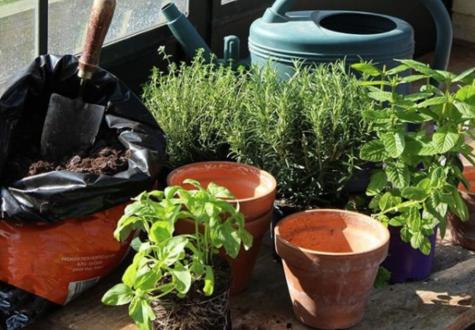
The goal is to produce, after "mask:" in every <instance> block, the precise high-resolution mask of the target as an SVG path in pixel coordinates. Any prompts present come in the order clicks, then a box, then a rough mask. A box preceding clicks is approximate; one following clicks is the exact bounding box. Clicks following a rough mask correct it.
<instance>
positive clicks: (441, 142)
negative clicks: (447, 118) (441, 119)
mask: <svg viewBox="0 0 475 330" xmlns="http://www.w3.org/2000/svg"><path fill="white" fill-rule="evenodd" d="M460 137H461V135H460V134H459V133H457V132H456V131H455V130H452V129H447V128H440V129H439V130H437V131H436V132H435V133H434V135H433V136H432V142H433V146H434V148H435V150H436V151H437V153H439V154H444V153H446V152H449V151H450V150H452V149H453V148H454V147H455V146H456V145H457V143H458V141H459V139H460Z"/></svg>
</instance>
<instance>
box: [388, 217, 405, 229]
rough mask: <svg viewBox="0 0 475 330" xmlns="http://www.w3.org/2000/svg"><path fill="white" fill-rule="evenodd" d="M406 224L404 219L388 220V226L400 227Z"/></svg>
mask: <svg viewBox="0 0 475 330" xmlns="http://www.w3.org/2000/svg"><path fill="white" fill-rule="evenodd" d="M405 223H406V221H405V219H404V217H402V216H397V217H394V218H392V219H391V220H389V225H390V226H393V227H402V226H404V224H405Z"/></svg>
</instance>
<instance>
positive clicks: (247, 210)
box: [167, 162, 277, 222]
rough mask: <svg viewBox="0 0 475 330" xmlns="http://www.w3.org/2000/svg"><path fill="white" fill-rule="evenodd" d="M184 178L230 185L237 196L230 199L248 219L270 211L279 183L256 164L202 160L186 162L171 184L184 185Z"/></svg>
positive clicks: (168, 180)
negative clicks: (254, 165) (191, 162)
mask: <svg viewBox="0 0 475 330" xmlns="http://www.w3.org/2000/svg"><path fill="white" fill-rule="evenodd" d="M185 179H195V180H197V181H199V182H200V183H201V184H202V185H203V186H204V187H207V186H208V184H209V183H210V182H214V183H216V184H218V185H220V186H223V187H226V188H228V189H229V190H230V191H231V192H232V193H233V195H234V196H235V197H236V199H235V200H229V202H230V203H233V204H238V203H239V209H240V211H241V212H242V213H243V214H244V217H245V218H246V222H249V221H253V220H255V219H258V218H260V217H262V216H263V215H265V214H267V213H269V211H270V210H271V209H272V205H273V204H274V200H275V194H276V187H277V183H276V181H275V179H274V177H273V176H272V175H270V174H269V173H267V172H265V171H262V170H260V169H258V168H256V167H253V166H250V165H245V164H239V163H233V162H203V163H194V164H190V165H185V166H182V167H180V168H177V169H176V170H174V171H172V172H171V173H170V174H169V175H168V178H167V183H168V185H181V186H183V187H185V188H186V189H192V188H193V187H192V186H190V185H184V184H183V181H184V180H185Z"/></svg>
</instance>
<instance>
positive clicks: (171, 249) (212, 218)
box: [102, 180, 252, 329]
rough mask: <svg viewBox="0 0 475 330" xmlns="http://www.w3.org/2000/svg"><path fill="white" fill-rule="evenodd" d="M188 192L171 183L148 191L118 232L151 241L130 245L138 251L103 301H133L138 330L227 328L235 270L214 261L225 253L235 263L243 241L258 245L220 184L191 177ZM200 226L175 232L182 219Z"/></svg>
mask: <svg viewBox="0 0 475 330" xmlns="http://www.w3.org/2000/svg"><path fill="white" fill-rule="evenodd" d="M185 183H187V184H191V185H193V186H194V187H195V190H191V191H188V190H186V189H184V188H181V187H179V186H171V187H168V188H166V189H165V190H164V191H153V192H149V193H147V192H144V193H142V194H141V195H140V196H138V197H137V198H136V199H135V202H134V203H133V204H131V205H129V206H128V207H127V209H126V210H125V214H124V216H123V217H122V218H121V220H120V221H119V224H118V226H117V229H116V231H115V233H114V235H115V237H116V239H118V240H124V239H126V238H127V237H128V236H129V235H130V234H131V233H132V232H133V231H135V230H143V231H145V233H146V239H145V240H144V241H142V240H141V239H140V238H135V239H134V240H133V242H132V246H133V248H134V249H135V250H136V251H137V254H136V255H135V257H134V260H133V263H132V264H131V265H130V266H129V267H128V268H127V270H126V271H125V273H124V275H123V277H122V283H120V284H117V285H116V286H114V287H113V288H111V289H110V290H109V291H108V292H107V293H106V294H105V295H104V297H103V298H102V301H103V303H105V304H108V305H125V304H129V315H130V316H131V318H132V319H133V320H134V322H135V323H136V324H137V325H138V326H139V328H140V329H228V328H230V319H229V300H228V298H229V284H230V273H229V267H228V266H227V263H226V262H225V261H223V262H221V261H220V259H219V258H216V256H217V255H218V253H219V250H220V249H224V251H225V253H226V255H228V256H229V257H231V258H235V257H236V256H237V254H238V253H239V250H240V248H241V244H242V245H243V246H244V248H245V249H249V248H250V247H251V245H252V236H251V235H250V234H249V233H248V232H247V231H246V230H245V228H244V217H243V215H242V214H241V213H240V212H238V211H237V210H236V209H235V208H234V207H233V206H232V205H230V204H229V203H228V202H226V201H224V200H222V199H221V198H232V195H231V193H230V192H229V191H228V190H227V189H225V188H223V187H220V186H217V185H215V184H209V185H208V188H207V189H206V190H205V189H204V188H203V187H201V185H200V184H199V183H198V182H196V181H193V180H186V182H185ZM183 219H191V220H193V221H194V223H195V231H194V232H193V233H192V234H182V235H175V224H176V223H177V221H179V220H183Z"/></svg>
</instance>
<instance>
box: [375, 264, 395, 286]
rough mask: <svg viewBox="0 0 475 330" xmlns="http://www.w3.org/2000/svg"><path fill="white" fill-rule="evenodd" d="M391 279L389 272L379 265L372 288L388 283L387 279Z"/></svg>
mask: <svg viewBox="0 0 475 330" xmlns="http://www.w3.org/2000/svg"><path fill="white" fill-rule="evenodd" d="M390 279H391V272H390V271H389V270H387V269H386V268H384V267H379V269H378V275H376V280H375V281H374V288H376V289H380V288H384V287H386V286H387V285H389V280H390Z"/></svg>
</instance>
